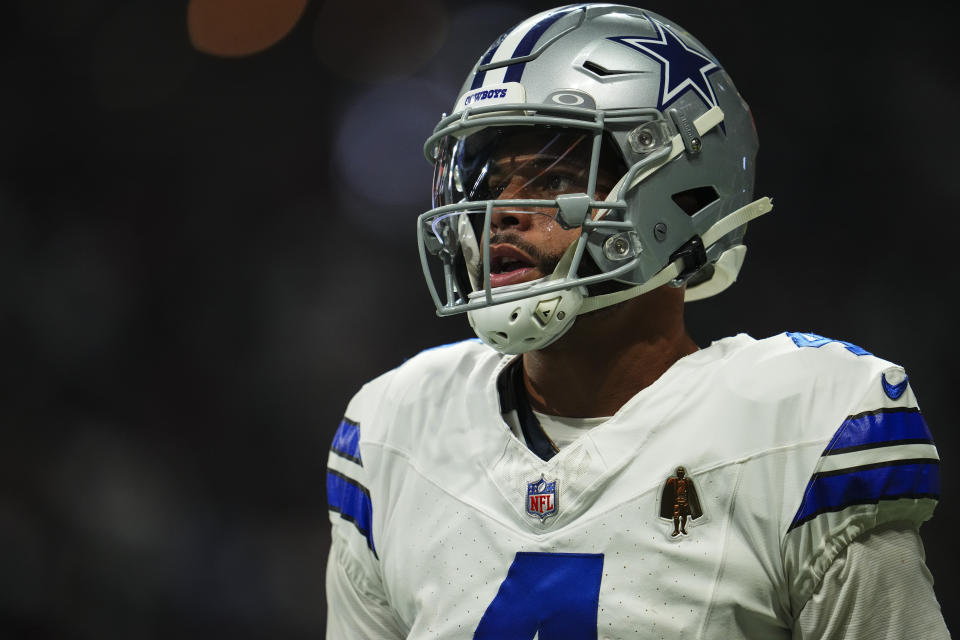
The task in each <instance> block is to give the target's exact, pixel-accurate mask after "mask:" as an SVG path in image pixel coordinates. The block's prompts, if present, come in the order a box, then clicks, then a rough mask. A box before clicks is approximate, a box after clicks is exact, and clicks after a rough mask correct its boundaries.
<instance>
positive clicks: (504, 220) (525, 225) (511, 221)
mask: <svg viewBox="0 0 960 640" xmlns="http://www.w3.org/2000/svg"><path fill="white" fill-rule="evenodd" d="M532 215H533V214H531V213H524V212H523V211H518V210H517V209H515V208H512V207H503V208H498V207H494V209H493V215H492V216H491V218H490V230H491V231H494V232H497V231H505V230H507V229H511V230H513V231H526V230H527V229H529V228H530V217H531V216H532Z"/></svg>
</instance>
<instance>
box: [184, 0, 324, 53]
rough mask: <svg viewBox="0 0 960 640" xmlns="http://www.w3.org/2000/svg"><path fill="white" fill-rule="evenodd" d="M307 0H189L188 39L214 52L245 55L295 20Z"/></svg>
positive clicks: (269, 42) (280, 35)
mask: <svg viewBox="0 0 960 640" xmlns="http://www.w3.org/2000/svg"><path fill="white" fill-rule="evenodd" d="M306 6H307V0H190V4H189V5H188V6H187V32H188V33H189V34H190V42H191V43H192V44H193V46H194V47H195V48H196V49H197V50H198V51H202V52H203V53H209V54H211V55H215V56H224V57H235V56H246V55H250V54H253V53H257V52H259V51H263V50H264V49H267V48H269V47H271V46H273V45H274V44H276V43H277V42H279V41H280V40H281V39H282V38H283V37H284V36H286V35H287V34H288V33H290V31H291V30H292V29H293V27H294V26H295V25H296V24H297V20H299V19H300V16H301V15H302V14H303V10H304V9H305V8H306Z"/></svg>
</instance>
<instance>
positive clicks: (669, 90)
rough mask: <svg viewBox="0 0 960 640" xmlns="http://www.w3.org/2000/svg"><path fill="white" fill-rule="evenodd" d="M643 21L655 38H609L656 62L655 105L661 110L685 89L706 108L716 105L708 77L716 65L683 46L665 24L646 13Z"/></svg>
mask: <svg viewBox="0 0 960 640" xmlns="http://www.w3.org/2000/svg"><path fill="white" fill-rule="evenodd" d="M647 20H649V21H650V24H652V25H653V28H654V29H656V31H657V37H656V38H641V37H638V36H615V37H611V38H609V40H613V41H614V42H618V43H620V44H622V45H624V46H627V47H630V48H631V49H636V50H637V51H639V52H640V53H642V54H644V55H646V56H648V57H650V58H652V59H653V60H656V61H657V62H658V63H660V67H661V69H662V73H661V74H660V98H659V100H658V104H657V108H658V109H660V110H661V111H662V110H663V109H665V108H666V107H667V106H668V105H670V103H672V102H673V101H674V100H676V99H677V98H679V97H680V96H681V95H683V93H684V92H685V91H686V90H687V89H693V90H694V91H696V92H697V95H699V96H700V98H701V99H702V100H703V101H704V102H705V103H706V105H707V107H708V108H710V107H715V106H717V97H716V95H714V93H713V86H711V84H710V79H709V76H710V74H711V73H714V72H715V71H719V70H720V66H719V65H718V64H717V63H716V62H714V61H713V60H711V59H710V58H709V57H708V56H707V55H705V54H704V53H701V52H700V51H697V50H696V49H694V48H692V47H690V46H689V45H687V44H686V43H685V42H684V41H683V40H681V39H680V38H679V37H678V36H677V34H676V33H674V32H673V29H671V28H670V27H669V26H667V25H665V24H663V23H662V22H659V21H658V20H654V19H653V18H651V17H650V16H647Z"/></svg>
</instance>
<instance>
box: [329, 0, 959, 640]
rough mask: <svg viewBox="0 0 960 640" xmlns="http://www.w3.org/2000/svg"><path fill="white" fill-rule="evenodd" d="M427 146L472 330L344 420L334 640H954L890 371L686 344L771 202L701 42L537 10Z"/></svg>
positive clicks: (597, 16)
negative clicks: (926, 548)
mask: <svg viewBox="0 0 960 640" xmlns="http://www.w3.org/2000/svg"><path fill="white" fill-rule="evenodd" d="M425 149H426V155H427V157H428V159H429V160H430V161H431V162H432V163H434V166H435V177H434V185H433V199H434V202H433V204H434V207H433V208H432V209H431V210H430V211H428V212H426V213H424V214H423V215H421V216H420V218H419V220H418V223H417V230H418V234H419V248H420V255H421V259H422V264H423V270H424V273H425V275H426V280H427V284H428V287H429V290H430V293H431V295H432V297H433V300H434V302H435V304H436V307H437V311H438V313H439V314H440V315H441V316H446V315H451V314H456V313H467V314H468V317H469V319H470V323H471V325H472V326H473V328H474V330H475V331H476V334H477V337H478V339H477V340H471V341H467V342H463V343H459V344H454V345H449V346H445V347H440V348H437V349H432V350H429V351H427V352H424V353H422V354H420V355H418V356H416V357H414V358H411V359H410V360H409V361H407V362H406V363H405V364H403V365H402V366H401V367H399V368H398V369H396V370H394V371H391V372H389V373H387V374H385V375H383V376H381V377H379V378H377V379H375V380H373V381H372V382H370V383H368V384H367V385H365V386H364V387H363V389H362V390H361V391H360V392H359V393H358V394H357V395H356V396H355V397H354V398H353V400H352V401H351V402H350V404H349V406H348V407H347V411H346V417H345V418H344V419H343V422H342V423H341V425H340V428H339V430H338V431H337V434H336V436H335V439H334V442H333V445H332V448H331V453H330V458H329V467H328V469H329V473H328V480H327V491H328V499H329V505H330V509H331V522H332V527H333V533H332V537H333V544H332V549H331V551H330V557H329V563H328V568H327V598H328V632H327V633H328V637H329V638H336V639H342V638H417V639H419V638H445V639H447V638H479V639H494V638H496V639H498V640H503V639H518V640H519V639H522V640H531V639H532V638H539V640H560V639H567V638H570V639H576V640H583V639H586V638H709V639H712V638H756V639H761V638H762V639H764V640H768V639H771V638H837V639H839V638H846V639H847V640H850V639H854V640H858V639H865V638H870V639H875V638H946V637H949V636H948V633H947V630H946V628H945V625H944V623H943V618H942V616H941V613H940V609H939V605H938V604H937V600H936V597H935V595H934V591H933V588H932V579H931V576H930V574H929V572H928V571H927V569H926V567H925V565H924V561H923V548H922V545H921V541H920V538H919V535H918V528H919V526H920V524H921V523H922V522H923V521H924V520H926V519H927V518H929V517H930V516H931V514H932V511H933V508H934V504H935V501H936V499H937V497H938V492H939V476H938V470H939V466H938V465H939V459H938V455H937V450H936V448H935V446H934V444H933V441H932V437H931V435H930V432H929V430H928V428H927V426H926V424H925V423H924V420H923V417H922V416H921V414H920V411H919V409H918V408H917V403H916V399H915V397H914V395H913V392H912V390H911V388H910V385H909V381H908V379H907V375H906V373H905V372H904V370H903V369H902V368H900V367H898V366H896V365H894V364H891V363H889V362H886V361H884V360H882V359H880V358H878V357H875V356H873V355H872V354H870V353H869V352H867V351H865V350H864V349H862V348H860V347H857V346H855V345H853V344H850V343H846V342H842V341H837V340H831V339H828V338H824V337H821V336H818V335H815V334H810V333H785V334H782V335H777V336H774V337H771V338H767V339H764V340H755V339H754V338H752V337H750V336H747V335H738V336H735V337H731V338H727V339H724V340H720V341H717V342H714V343H713V344H712V345H710V346H709V347H707V348H704V349H699V348H698V347H697V345H696V344H695V343H694V341H693V340H692V339H691V338H690V337H689V335H688V334H687V332H686V330H685V328H684V323H683V306H684V303H685V301H688V300H696V299H699V298H704V297H707V296H711V295H714V294H716V293H719V292H721V291H722V290H723V289H725V288H726V287H727V286H729V285H730V284H731V283H733V281H734V280H735V279H736V276H737V272H738V271H739V269H740V267H741V265H742V263H743V260H744V255H745V252H746V248H745V246H744V244H743V238H744V230H745V226H746V224H747V223H748V222H749V221H751V220H753V219H755V218H757V217H759V216H761V215H763V214H765V213H767V212H769V211H770V210H771V202H770V200H769V199H768V198H765V197H762V198H758V199H754V197H753V178H754V158H755V155H756V151H757V136H756V131H755V129H754V125H753V121H752V118H751V115H750V112H749V109H748V108H747V105H746V103H745V102H744V101H743V99H742V98H741V97H740V94H739V93H738V92H737V89H736V88H735V87H734V85H733V83H732V81H731V79H730V77H729V76H728V74H727V72H726V71H725V70H724V69H723V67H721V66H720V64H719V62H718V61H717V60H716V58H714V56H713V55H712V54H711V53H710V52H709V51H708V50H707V49H706V48H705V47H704V46H703V45H702V44H701V43H700V42H699V41H697V40H696V39H695V38H694V37H693V36H691V35H690V34H689V33H687V32H686V31H685V30H684V29H683V28H682V27H680V26H679V25H677V24H675V23H673V22H671V21H670V20H668V19H666V18H664V17H662V16H659V15H656V14H654V13H651V12H649V11H644V10H641V9H635V8H631V7H625V6H616V5H609V4H597V5H592V4H587V5H570V6H566V7H562V8H558V9H554V10H552V11H547V12H544V13H540V14H538V15H535V16H533V17H531V18H530V19H528V20H526V21H524V22H522V23H521V24H519V25H517V26H516V27H515V28H513V29H511V30H510V31H508V32H507V33H506V34H504V35H503V36H501V37H500V38H499V39H497V40H496V41H495V42H494V43H493V44H492V45H491V46H490V48H489V49H487V51H486V52H485V53H484V54H483V55H482V56H481V58H480V59H479V61H478V62H477V64H476V65H475V67H474V68H473V70H472V71H471V72H470V74H469V76H468V77H467V80H466V83H465V84H464V86H463V89H462V90H461V92H460V95H459V97H458V99H457V101H456V103H455V105H454V107H453V110H452V112H451V114H450V115H449V116H445V117H443V118H442V119H441V120H440V122H439V124H438V125H437V127H436V129H435V131H434V133H433V135H432V136H431V137H430V138H429V139H428V140H427V143H426V147H425Z"/></svg>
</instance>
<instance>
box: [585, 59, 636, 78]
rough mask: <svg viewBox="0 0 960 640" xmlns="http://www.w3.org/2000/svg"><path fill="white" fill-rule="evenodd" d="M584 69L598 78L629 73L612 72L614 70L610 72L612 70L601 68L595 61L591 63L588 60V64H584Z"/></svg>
mask: <svg viewBox="0 0 960 640" xmlns="http://www.w3.org/2000/svg"><path fill="white" fill-rule="evenodd" d="M583 68H584V69H586V70H587V71H589V72H591V73H594V74H596V75H598V76H618V75H621V74H623V73H627V72H625V71H612V70H610V69H606V68H604V67H601V66H600V65H598V64H597V63H596V62H593V61H591V60H587V61H586V62H584V63H583Z"/></svg>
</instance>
